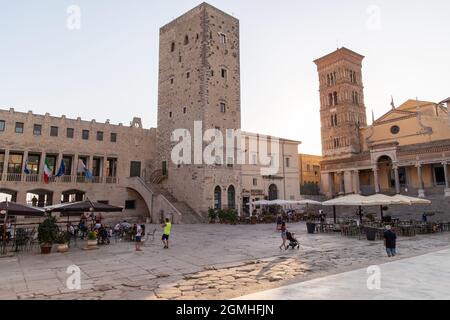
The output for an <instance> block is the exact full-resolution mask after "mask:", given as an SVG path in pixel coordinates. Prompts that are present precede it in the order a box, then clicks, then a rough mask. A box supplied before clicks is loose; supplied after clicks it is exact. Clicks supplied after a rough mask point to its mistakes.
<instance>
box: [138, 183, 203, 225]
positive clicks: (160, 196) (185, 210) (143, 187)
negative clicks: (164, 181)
mask: <svg viewBox="0 0 450 320" xmlns="http://www.w3.org/2000/svg"><path fill="white" fill-rule="evenodd" d="M129 185H130V187H132V188H133V189H135V190H136V191H137V192H139V193H140V195H141V196H142V197H143V198H144V200H145V202H146V203H147V206H148V207H149V208H151V212H152V218H153V220H154V221H157V220H159V218H160V217H159V211H160V210H161V209H162V210H163V211H164V212H165V213H166V214H167V213H172V214H173V216H174V217H173V219H174V221H175V222H176V223H180V224H199V223H205V222H206V219H205V218H203V217H201V216H200V215H199V214H197V213H196V212H195V211H194V210H193V209H192V208H191V207H190V206H189V205H188V204H186V203H185V202H182V201H179V200H178V199H176V198H175V197H174V196H173V195H172V194H171V193H170V192H168V191H167V190H166V189H164V188H163V187H162V186H161V185H159V184H155V183H147V182H145V181H144V180H143V179H142V178H138V177H133V178H129Z"/></svg>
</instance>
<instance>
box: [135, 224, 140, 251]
mask: <svg viewBox="0 0 450 320" xmlns="http://www.w3.org/2000/svg"><path fill="white" fill-rule="evenodd" d="M134 240H135V241H136V251H142V250H141V245H142V227H141V226H140V225H139V224H137V225H136V235H135V238H134Z"/></svg>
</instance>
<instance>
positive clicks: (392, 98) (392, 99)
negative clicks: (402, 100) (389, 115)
mask: <svg viewBox="0 0 450 320" xmlns="http://www.w3.org/2000/svg"><path fill="white" fill-rule="evenodd" d="M391 107H392V110H395V103H394V97H393V96H391Z"/></svg>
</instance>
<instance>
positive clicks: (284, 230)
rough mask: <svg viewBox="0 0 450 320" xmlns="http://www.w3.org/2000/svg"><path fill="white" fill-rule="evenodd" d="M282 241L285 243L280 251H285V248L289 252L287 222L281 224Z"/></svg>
mask: <svg viewBox="0 0 450 320" xmlns="http://www.w3.org/2000/svg"><path fill="white" fill-rule="evenodd" d="M280 230H281V239H283V243H282V244H281V246H280V250H283V249H282V248H283V247H284V250H287V246H286V241H287V228H286V222H284V221H283V223H282V224H281V229H280Z"/></svg>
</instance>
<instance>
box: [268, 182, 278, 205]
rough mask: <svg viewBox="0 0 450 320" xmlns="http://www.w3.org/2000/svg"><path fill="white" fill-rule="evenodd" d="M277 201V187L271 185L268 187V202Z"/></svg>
mask: <svg viewBox="0 0 450 320" xmlns="http://www.w3.org/2000/svg"><path fill="white" fill-rule="evenodd" d="M273 200H278V187H277V185H276V184H271V185H270V187H269V201H273Z"/></svg>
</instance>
